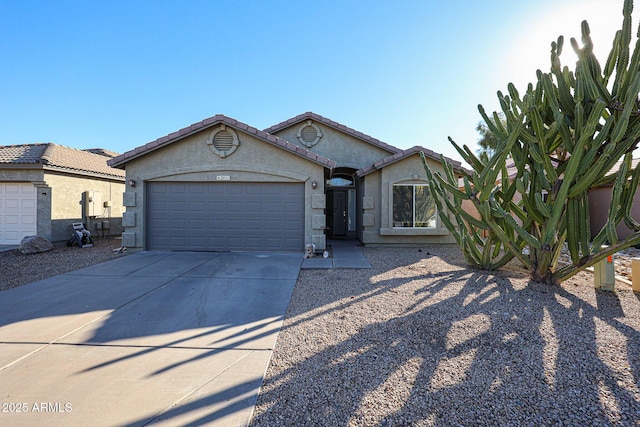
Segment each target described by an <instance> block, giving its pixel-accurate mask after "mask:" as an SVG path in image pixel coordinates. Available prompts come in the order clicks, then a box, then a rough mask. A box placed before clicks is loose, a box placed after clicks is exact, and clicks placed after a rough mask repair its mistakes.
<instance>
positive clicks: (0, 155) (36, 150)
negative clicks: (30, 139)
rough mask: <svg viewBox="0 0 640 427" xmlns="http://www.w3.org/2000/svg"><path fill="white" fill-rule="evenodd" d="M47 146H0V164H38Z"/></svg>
mask: <svg viewBox="0 0 640 427" xmlns="http://www.w3.org/2000/svg"><path fill="white" fill-rule="evenodd" d="M48 146H49V144H24V145H8V146H0V164H2V163H20V164H23V163H24V164H28V163H40V158H41V157H42V154H43V153H44V150H46V149H47V147H48Z"/></svg>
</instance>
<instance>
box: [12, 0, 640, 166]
mask: <svg viewBox="0 0 640 427" xmlns="http://www.w3.org/2000/svg"><path fill="white" fill-rule="evenodd" d="M637 7H638V8H640V6H637ZM621 10H622V0H580V1H574V0H564V1H563V0H555V1H551V0H539V1H536V2H517V1H513V0H504V1H503V0H486V1H482V2H476V1H470V0H469V1H448V2H442V1H431V0H422V1H405V0H398V1H395V2H389V1H377V0H372V1H348V0H342V1H333V0H326V1H313V2H305V1H285V0H280V1H279V0H273V1H246V0H238V1H213V0H212V1H194V0H184V1H165V0H152V1H149V0H137V1H119V0H112V1H107V2H97V1H64V0H62V1H55V2H46V1H29V0H12V1H9V0H0V28H1V30H0V31H1V32H0V34H1V35H2V37H0V58H2V59H1V61H0V64H1V65H0V99H1V103H0V145H13V144H26V143H33V142H55V143H58V144H61V145H66V146H70V147H75V148H93V147H103V148H107V149H110V150H113V151H117V152H121V153H122V152H125V151H127V150H131V149H133V148H135V147H137V146H139V145H143V144H145V143H147V142H149V141H152V140H155V139H156V138H159V137H161V136H164V135H166V134H168V133H171V132H173V131H175V130H178V129H180V128H182V127H185V126H188V125H190V124H192V123H195V122H198V121H200V120H202V119H205V118H207V117H210V116H213V115H215V114H218V113H221V114H225V115H227V116H230V117H233V118H235V119H237V120H240V121H242V122H245V123H247V124H249V125H252V126H255V127H257V128H260V129H264V128H266V127H269V126H271V125H273V124H276V123H279V122H280V121H283V120H286V119H288V118H290V117H293V116H295V115H297V114H300V113H303V112H305V111H313V112H315V113H318V114H320V115H322V116H325V117H328V118H330V119H333V120H335V121H337V122H340V123H342V124H344V125H347V126H350V127H352V128H355V129H356V130H358V131H361V132H364V133H366V134H368V135H371V136H373V137H375V138H378V139H380V140H382V141H384V142H387V143H389V144H392V145H394V146H397V147H400V148H409V147H412V146H414V145H422V146H424V147H427V148H429V149H432V150H434V151H436V152H440V153H443V154H445V155H447V156H450V157H453V158H455V159H460V157H459V156H458V154H457V153H456V152H455V151H454V149H453V148H452V147H451V145H450V143H449V142H448V140H447V137H448V136H451V137H452V138H453V139H454V140H456V142H458V143H460V144H467V145H469V146H470V147H473V148H476V147H475V144H476V140H477V138H478V135H477V133H476V131H475V127H476V125H477V123H478V122H479V121H480V120H481V117H480V115H479V113H478V110H477V105H478V104H483V105H484V106H485V108H486V109H487V110H489V111H493V110H494V109H496V108H497V97H496V92H497V91H498V90H503V91H504V90H506V86H507V83H508V82H514V83H515V84H516V86H517V87H518V88H521V90H524V88H525V87H526V83H528V82H529V81H533V79H534V78H535V71H536V69H537V68H541V69H543V70H544V71H546V70H547V69H548V67H549V65H548V64H549V59H548V56H549V54H548V52H549V45H550V43H551V41H553V40H555V39H556V38H557V36H558V35H559V34H564V35H565V37H569V36H576V37H579V36H580V22H581V21H582V20H583V19H587V20H588V21H589V23H590V24H591V29H592V33H593V37H594V41H595V44H596V49H597V50H600V51H601V52H603V53H602V54H601V55H600V56H599V58H601V62H604V60H605V59H606V55H607V54H608V52H609V48H610V46H611V41H612V40H613V34H614V32H615V30H616V29H618V28H619V27H620V25H621V22H622V15H621ZM634 25H637V21H634ZM567 47H568V46H567ZM570 50H571V49H570V48H568V49H567V51H570ZM570 53H571V52H568V53H567V55H565V56H566V58H565V59H564V63H565V64H567V65H570V66H571V67H573V64H574V62H575V58H574V57H572V56H570V55H569V54H570Z"/></svg>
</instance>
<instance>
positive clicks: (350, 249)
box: [302, 240, 372, 269]
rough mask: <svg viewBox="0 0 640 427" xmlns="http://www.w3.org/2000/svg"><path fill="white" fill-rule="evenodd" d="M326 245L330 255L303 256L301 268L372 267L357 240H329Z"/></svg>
mask: <svg viewBox="0 0 640 427" xmlns="http://www.w3.org/2000/svg"><path fill="white" fill-rule="evenodd" d="M327 245H330V246H331V252H332V257H330V258H322V256H316V257H313V258H305V259H304V260H303V262H302V268H304V269H311V268H325V269H326V268H372V267H371V264H370V263H369V261H368V260H367V259H366V258H365V257H364V255H363V254H362V251H361V250H360V247H359V245H360V242H358V241H357V240H329V241H328V242H327Z"/></svg>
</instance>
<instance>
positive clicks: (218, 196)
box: [145, 182, 304, 251]
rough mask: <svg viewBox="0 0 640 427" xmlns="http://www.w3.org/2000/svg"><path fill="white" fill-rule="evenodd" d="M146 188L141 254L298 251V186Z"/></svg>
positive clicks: (301, 195)
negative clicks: (144, 249) (144, 237)
mask: <svg viewBox="0 0 640 427" xmlns="http://www.w3.org/2000/svg"><path fill="white" fill-rule="evenodd" d="M147 186H148V189H147V191H146V194H147V221H146V224H147V225H148V227H147V230H145V232H146V235H147V249H150V250H256V251H259V250H287V251H289V250H296V251H297V250H301V249H302V248H303V246H304V185H303V184H299V183H230V182H223V183H221V182H196V183H170V182H163V183H149V184H147ZM156 186H157V187H161V188H156ZM174 187H175V188H174ZM166 224H170V227H167V226H166ZM178 236H180V237H179V238H178Z"/></svg>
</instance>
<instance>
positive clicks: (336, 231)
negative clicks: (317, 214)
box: [327, 190, 347, 237]
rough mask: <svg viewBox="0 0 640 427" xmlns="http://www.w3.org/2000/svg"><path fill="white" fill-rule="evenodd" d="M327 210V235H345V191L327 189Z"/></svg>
mask: <svg viewBox="0 0 640 427" xmlns="http://www.w3.org/2000/svg"><path fill="white" fill-rule="evenodd" d="M327 196H328V197H327V199H328V203H327V205H328V210H329V215H328V216H329V237H346V236H347V191H346V190H329V191H328V192H327Z"/></svg>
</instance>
